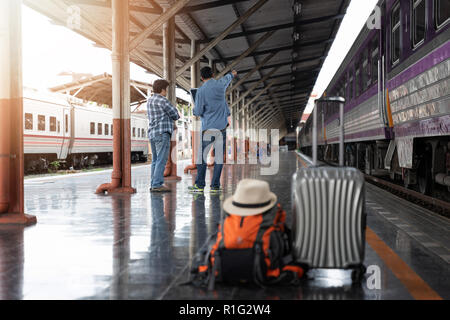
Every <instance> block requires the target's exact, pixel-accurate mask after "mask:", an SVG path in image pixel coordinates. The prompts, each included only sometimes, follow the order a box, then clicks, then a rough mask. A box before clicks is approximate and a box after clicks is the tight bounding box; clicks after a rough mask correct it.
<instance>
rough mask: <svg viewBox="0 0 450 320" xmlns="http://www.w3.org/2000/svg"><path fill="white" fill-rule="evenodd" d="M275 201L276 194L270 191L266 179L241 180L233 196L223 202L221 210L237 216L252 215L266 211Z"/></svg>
mask: <svg viewBox="0 0 450 320" xmlns="http://www.w3.org/2000/svg"><path fill="white" fill-rule="evenodd" d="M276 203H277V196H276V195H275V193H273V192H271V191H270V187H269V184H268V183H267V182H266V181H261V180H254V179H244V180H241V181H240V182H239V183H238V185H237V188H236V191H235V192H234V194H233V196H231V197H229V198H228V199H226V200H225V201H224V203H223V210H225V211H226V212H227V213H229V214H233V215H238V216H253V215H256V214H261V213H263V212H266V211H268V210H270V209H272V207H274V206H275V204H276Z"/></svg>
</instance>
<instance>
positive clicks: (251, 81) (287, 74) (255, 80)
mask: <svg viewBox="0 0 450 320" xmlns="http://www.w3.org/2000/svg"><path fill="white" fill-rule="evenodd" d="M291 75H292V73H291V72H289V73H283V74H279V75H276V76H272V77H270V78H269V79H267V80H273V79H277V78H282V77H287V76H291ZM254 82H258V79H254V80H249V81H245V82H243V83H242V84H243V85H245V84H250V83H254Z"/></svg>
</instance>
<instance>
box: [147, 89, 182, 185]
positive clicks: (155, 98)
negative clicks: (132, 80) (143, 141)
mask: <svg viewBox="0 0 450 320" xmlns="http://www.w3.org/2000/svg"><path fill="white" fill-rule="evenodd" d="M168 86H169V82H167V81H166V80H156V81H155V82H153V93H154V94H153V95H152V96H151V97H150V99H148V102H147V114H148V121H149V127H148V137H149V139H150V145H151V148H152V166H151V174H152V177H151V179H152V180H151V187H150V191H151V192H170V188H168V187H167V186H165V185H164V169H165V167H166V163H167V159H168V158H169V152H170V139H171V136H172V133H173V128H174V124H173V122H174V121H176V120H178V119H180V115H179V114H178V110H177V109H176V108H175V107H174V106H173V105H172V104H171V103H170V101H169V100H167V98H166V95H167V87H168Z"/></svg>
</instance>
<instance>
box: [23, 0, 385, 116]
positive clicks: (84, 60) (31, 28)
mask: <svg viewBox="0 0 450 320" xmlns="http://www.w3.org/2000/svg"><path fill="white" fill-rule="evenodd" d="M376 3H377V0H352V1H351V3H350V6H349V8H348V10H347V15H346V17H345V18H344V20H343V22H342V24H341V28H340V29H339V32H338V34H337V37H336V41H334V44H333V45H332V47H331V50H330V52H329V55H328V57H327V59H326V60H325V63H324V66H323V69H322V70H321V72H320V74H319V78H318V80H317V82H316V86H315V87H314V90H313V93H315V94H318V95H321V94H322V93H323V91H324V90H325V88H326V87H327V85H328V83H329V82H330V80H331V79H332V77H333V75H334V73H335V72H336V70H337V69H338V68H339V66H340V64H341V62H342V60H343V59H344V58H345V55H346V54H347V52H348V50H349V49H350V47H351V45H352V44H353V42H354V40H355V39H356V37H357V36H358V34H359V32H360V30H361V28H362V27H363V25H364V24H365V23H366V21H367V19H368V17H369V16H370V14H371V12H372V10H373V8H374V7H375V5H376ZM22 21H23V64H24V65H23V67H24V68H23V72H24V74H23V76H24V85H25V86H28V87H32V88H38V89H47V88H49V87H52V86H55V85H59V84H61V83H65V82H69V81H71V77H62V76H58V74H59V73H61V72H63V71H73V72H77V73H90V74H93V75H96V74H101V73H103V72H108V73H112V67H111V53H110V51H109V50H106V49H101V48H97V47H94V44H93V42H91V41H90V40H87V39H85V38H83V37H82V36H80V35H78V34H76V33H75V32H73V31H71V30H70V29H68V28H66V27H63V26H57V25H54V24H52V23H51V22H50V21H49V19H48V18H46V17H45V16H43V15H41V14H39V13H37V12H35V11H33V10H31V9H29V8H28V7H27V6H25V5H24V6H23V20H22ZM131 78H132V79H133V80H139V81H144V82H150V83H151V82H153V80H154V79H155V78H156V76H154V75H151V74H148V73H146V72H145V70H144V69H142V68H140V67H138V66H137V65H135V64H133V63H132V64H131ZM177 96H179V97H181V98H184V99H186V100H188V101H190V98H189V96H188V95H187V93H186V92H184V90H181V89H180V90H177ZM312 101H313V100H312V99H311V101H310V103H309V104H308V107H307V109H306V111H305V112H306V113H309V112H310V110H312V106H313V103H312Z"/></svg>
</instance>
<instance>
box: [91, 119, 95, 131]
mask: <svg viewBox="0 0 450 320" xmlns="http://www.w3.org/2000/svg"><path fill="white" fill-rule="evenodd" d="M91 134H95V123H94V122H91Z"/></svg>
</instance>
